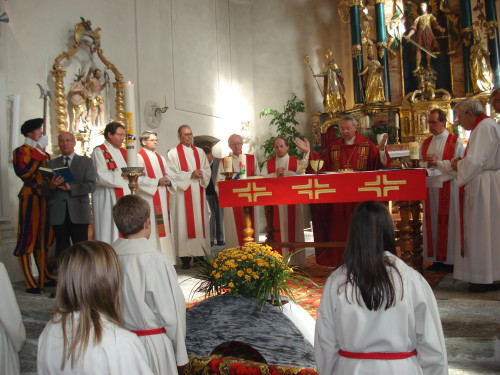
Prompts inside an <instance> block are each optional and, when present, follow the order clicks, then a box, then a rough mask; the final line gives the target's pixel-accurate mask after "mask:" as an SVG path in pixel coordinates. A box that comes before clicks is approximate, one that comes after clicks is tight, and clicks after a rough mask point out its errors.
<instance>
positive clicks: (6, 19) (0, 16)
mask: <svg viewBox="0 0 500 375" xmlns="http://www.w3.org/2000/svg"><path fill="white" fill-rule="evenodd" d="M0 22H5V23H9V15H8V14H7V12H3V13H2V14H0Z"/></svg>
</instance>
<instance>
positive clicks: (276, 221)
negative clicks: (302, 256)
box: [267, 156, 298, 253]
mask: <svg viewBox="0 0 500 375" xmlns="http://www.w3.org/2000/svg"><path fill="white" fill-rule="evenodd" d="M297 165H298V160H297V158H295V157H293V156H290V158H289V159H288V168H287V170H289V171H292V172H296V171H297ZM275 172H276V157H274V158H271V159H269V160H268V161H267V173H269V174H270V173H275ZM287 206H288V217H287V226H288V241H290V242H293V241H295V239H296V238H295V218H296V206H295V205H294V204H289V205H287ZM273 227H274V231H275V233H276V236H275V238H274V239H275V241H276V242H281V230H280V229H278V228H280V227H281V226H280V216H279V211H278V206H274V216H273ZM275 250H278V248H275ZM290 250H292V248H290ZM278 252H280V253H281V248H280V249H279V250H278Z"/></svg>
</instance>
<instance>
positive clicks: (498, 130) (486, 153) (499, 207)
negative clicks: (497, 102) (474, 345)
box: [452, 99, 500, 293]
mask: <svg viewBox="0 0 500 375" xmlns="http://www.w3.org/2000/svg"><path fill="white" fill-rule="evenodd" d="M456 111H457V115H458V121H460V123H461V125H462V127H463V128H464V129H465V130H470V131H471V133H470V137H469V142H468V145H467V149H466V150H465V156H464V157H463V158H462V159H460V158H457V159H453V161H452V168H454V169H455V170H456V171H457V172H458V186H459V187H461V188H462V192H463V193H462V194H461V205H460V211H461V224H462V225H463V227H462V230H463V237H462V242H461V256H458V257H456V259H455V270H454V274H453V276H454V277H455V278H457V279H460V280H464V281H468V282H469V283H470V285H469V291H470V292H475V293H478V292H487V291H490V290H497V289H498V288H499V286H500V284H495V283H494V281H498V280H500V237H499V236H498V235H497V233H496V231H497V230H498V220H497V219H498V213H499V212H500V195H499V194H498V192H499V191H500V127H499V126H498V125H497V124H496V123H495V121H493V120H492V119H491V118H489V117H488V116H486V115H485V114H484V109H483V107H482V105H481V103H479V102H478V101H476V100H474V99H466V100H463V101H462V102H460V103H459V104H458V106H457V108H456Z"/></svg>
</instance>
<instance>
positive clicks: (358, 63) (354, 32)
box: [349, 0, 364, 104]
mask: <svg viewBox="0 0 500 375" xmlns="http://www.w3.org/2000/svg"><path fill="white" fill-rule="evenodd" d="M350 3H351V7H350V9H349V14H350V18H351V43H352V79H353V87H354V104H363V103H364V94H363V82H362V79H361V77H360V76H359V73H360V72H362V71H363V55H362V53H361V28H360V26H359V6H360V3H361V1H360V0H353V1H351V2H350Z"/></svg>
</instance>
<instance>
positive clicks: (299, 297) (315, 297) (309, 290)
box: [187, 255, 446, 319]
mask: <svg viewBox="0 0 500 375" xmlns="http://www.w3.org/2000/svg"><path fill="white" fill-rule="evenodd" d="M300 268H301V269H302V270H303V271H304V272H305V273H306V274H307V275H308V276H309V277H310V278H311V280H312V281H314V283H316V284H317V285H314V284H313V283H312V282H305V281H298V282H289V283H288V285H289V286H290V288H291V289H292V290H293V294H294V297H295V302H297V303H298V304H299V305H300V306H302V307H303V308H304V309H305V310H306V311H307V312H308V313H309V314H311V316H312V317H313V318H314V319H316V314H317V311H318V307H319V303H320V301H321V293H322V292H323V286H324V285H325V282H326V279H327V278H328V276H330V274H331V273H332V271H333V270H334V269H335V268H334V267H327V266H321V265H319V264H316V262H315V257H314V255H309V256H308V257H307V264H306V265H304V266H301V267H300ZM298 272H300V271H298ZM445 275H446V273H444V272H440V271H427V269H424V277H425V279H426V280H427V282H428V283H429V285H430V286H431V288H435V287H436V286H437V285H438V284H439V282H440V281H441V279H442V278H443V277H444V276H445ZM203 299H204V297H200V298H197V299H195V300H193V301H189V302H188V304H187V305H188V308H190V307H192V306H194V305H195V304H196V303H198V302H200V301H202V300H203Z"/></svg>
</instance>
